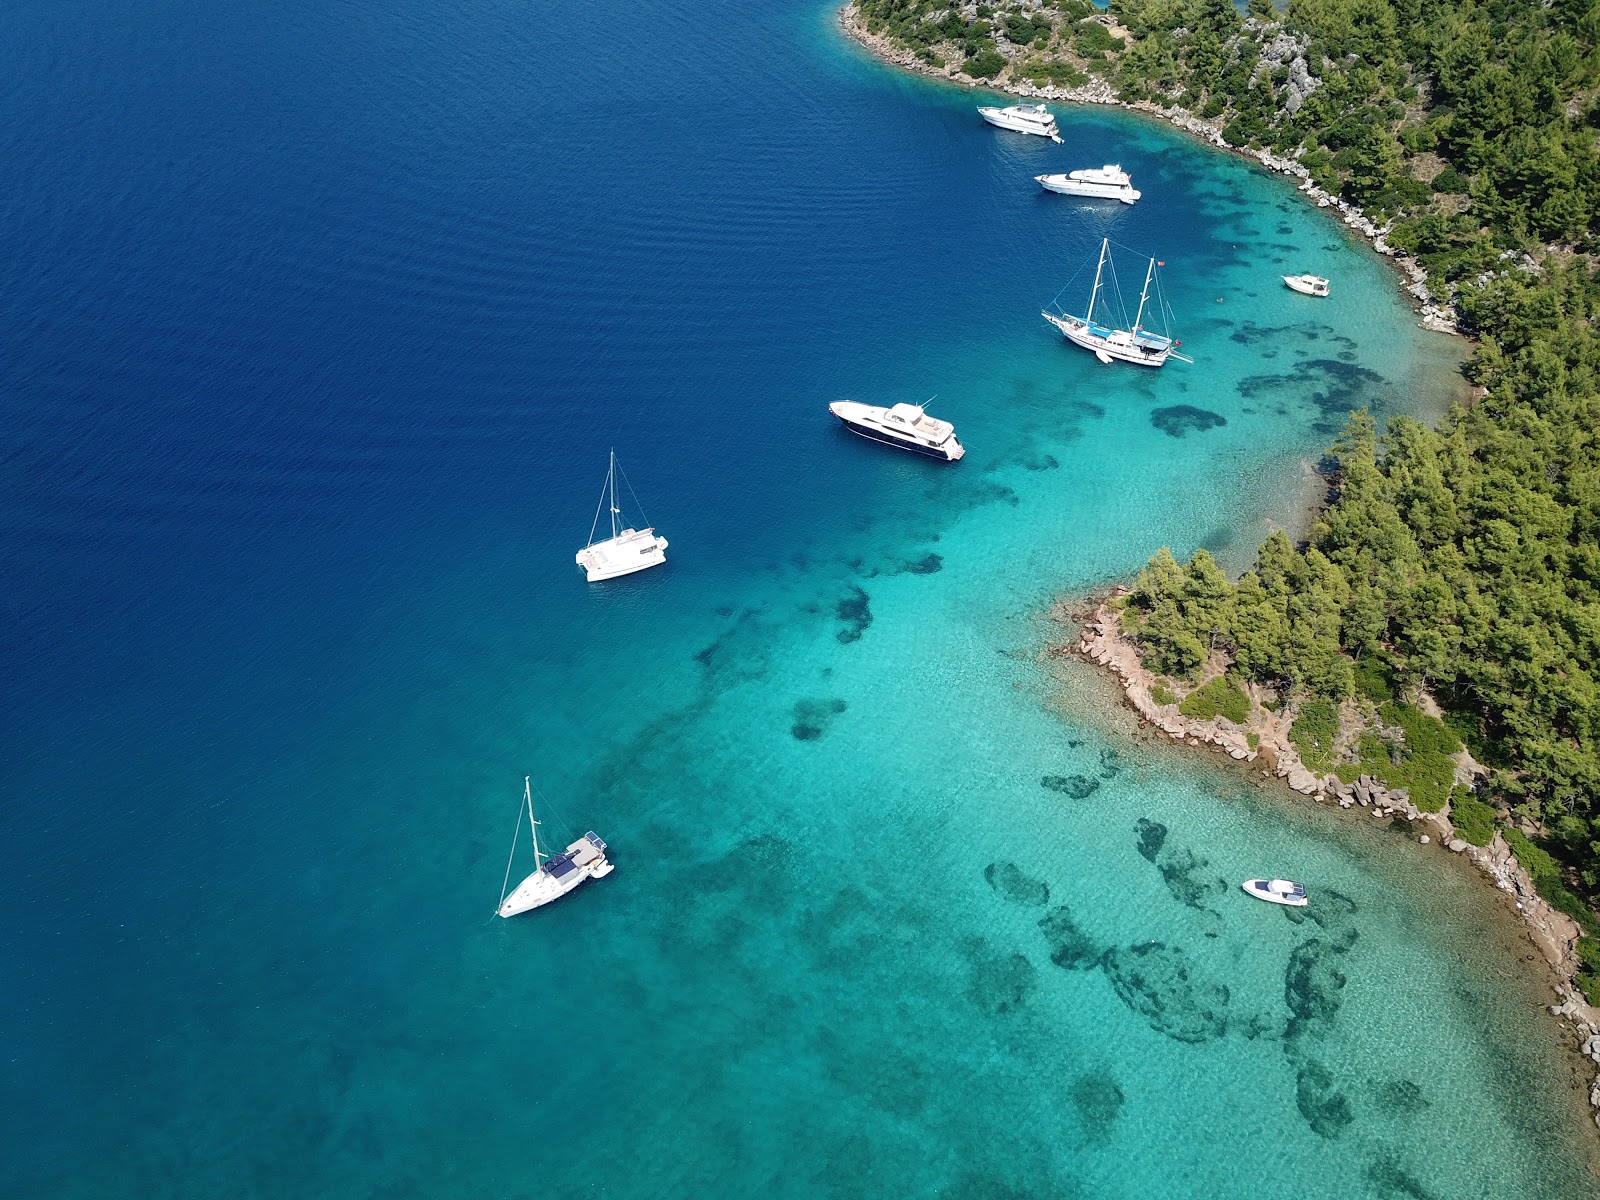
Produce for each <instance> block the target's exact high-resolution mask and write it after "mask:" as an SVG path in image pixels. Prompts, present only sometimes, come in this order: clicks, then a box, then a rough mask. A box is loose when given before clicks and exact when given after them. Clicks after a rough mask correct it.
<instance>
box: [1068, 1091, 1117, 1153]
mask: <svg viewBox="0 0 1600 1200" xmlns="http://www.w3.org/2000/svg"><path fill="white" fill-rule="evenodd" d="M1070 1094H1071V1096H1072V1106H1073V1107H1074V1108H1076V1109H1077V1110H1078V1119H1079V1120H1080V1121H1082V1122H1083V1126H1084V1128H1085V1129H1086V1130H1088V1132H1089V1136H1090V1137H1092V1138H1094V1139H1095V1140H1096V1141H1102V1140H1104V1138H1105V1136H1106V1135H1107V1134H1108V1133H1110V1132H1111V1127H1112V1126H1113V1125H1115V1124H1116V1123H1117V1118H1118V1117H1119V1116H1121V1115H1122V1106H1123V1105H1124V1104H1125V1103H1127V1097H1126V1096H1124V1095H1123V1094H1122V1089H1121V1088H1119V1087H1118V1086H1117V1083H1116V1080H1114V1079H1112V1078H1111V1077H1110V1076H1109V1075H1083V1076H1080V1077H1079V1078H1078V1079H1077V1081H1076V1082H1074V1083H1073V1085H1072V1091H1071V1093H1070Z"/></svg>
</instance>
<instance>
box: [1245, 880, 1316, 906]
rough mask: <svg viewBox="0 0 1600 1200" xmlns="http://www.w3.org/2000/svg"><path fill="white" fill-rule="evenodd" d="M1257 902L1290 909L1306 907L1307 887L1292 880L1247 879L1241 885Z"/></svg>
mask: <svg viewBox="0 0 1600 1200" xmlns="http://www.w3.org/2000/svg"><path fill="white" fill-rule="evenodd" d="M1239 886H1240V887H1242V888H1243V889H1244V890H1245V891H1247V892H1249V893H1250V895H1252V896H1254V897H1255V898H1256V899H1257V900H1265V901H1266V902H1267V903H1268V904H1287V905H1288V906H1289V907H1290V908H1304V907H1305V906H1306V903H1307V900H1306V885H1305V884H1303V883H1295V882H1294V881H1293V880H1290V879H1246V880H1245V881H1244V882H1243V883H1242V884H1240V885H1239Z"/></svg>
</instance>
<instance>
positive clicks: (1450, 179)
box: [1433, 167, 1467, 194]
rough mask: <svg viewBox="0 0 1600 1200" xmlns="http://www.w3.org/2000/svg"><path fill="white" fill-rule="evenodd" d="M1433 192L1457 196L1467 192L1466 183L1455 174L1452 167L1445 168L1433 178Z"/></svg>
mask: <svg viewBox="0 0 1600 1200" xmlns="http://www.w3.org/2000/svg"><path fill="white" fill-rule="evenodd" d="M1433 190H1434V191H1436V192H1446V193H1450V194H1459V193H1461V192H1465V191H1466V190H1467V181H1466V180H1465V179H1463V178H1462V177H1461V176H1460V175H1458V174H1457V173H1456V169H1455V168H1454V167H1446V168H1445V169H1444V170H1442V171H1440V172H1439V173H1438V174H1437V175H1435V176H1434V177H1433Z"/></svg>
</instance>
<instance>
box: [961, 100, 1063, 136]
mask: <svg viewBox="0 0 1600 1200" xmlns="http://www.w3.org/2000/svg"><path fill="white" fill-rule="evenodd" d="M978 115H979V116H980V117H982V118H983V119H984V120H985V121H987V122H989V124H991V125H994V126H997V127H998V128H1000V129H1009V130H1011V131H1012V132H1013V133H1036V134H1038V135H1039V136H1040V137H1047V138H1049V139H1050V140H1051V141H1052V142H1056V143H1058V144H1059V143H1060V141H1061V134H1060V133H1059V132H1057V130H1056V119H1055V116H1054V115H1053V114H1052V113H1051V112H1050V110H1049V109H1048V108H1046V107H1045V106H1044V105H1042V104H1013V105H1011V106H1010V107H1009V108H980V109H979V110H978Z"/></svg>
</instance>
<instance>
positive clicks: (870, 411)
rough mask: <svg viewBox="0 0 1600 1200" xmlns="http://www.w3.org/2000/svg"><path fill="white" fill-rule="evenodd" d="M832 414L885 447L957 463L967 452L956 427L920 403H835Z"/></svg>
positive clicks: (847, 427)
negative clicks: (877, 404) (940, 419)
mask: <svg viewBox="0 0 1600 1200" xmlns="http://www.w3.org/2000/svg"><path fill="white" fill-rule="evenodd" d="M828 411H829V412H831V413H832V414H833V415H834V416H836V417H838V418H839V420H841V421H843V422H844V425H845V428H846V429H848V430H849V431H850V432H851V433H854V434H859V435H860V436H861V437H864V438H866V439H867V440H868V441H873V442H881V443H883V444H884V445H885V446H898V447H899V448H900V449H902V450H910V451H912V452H913V453H915V454H925V455H927V456H928V457H929V458H937V459H942V460H943V461H945V462H955V461H956V460H957V459H959V458H960V457H961V456H962V455H963V454H965V453H966V449H965V448H964V447H963V446H962V445H961V443H960V442H958V441H957V440H956V430H955V426H954V425H952V424H950V422H949V421H939V420H935V419H934V418H933V417H930V416H928V414H927V413H926V412H924V411H923V406H922V405H918V404H896V405H895V406H894V407H892V408H878V407H875V406H874V405H871V404H858V403H857V402H856V401H854V400H835V401H834V402H833V403H832V404H830V405H828Z"/></svg>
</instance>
